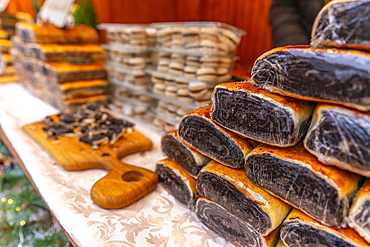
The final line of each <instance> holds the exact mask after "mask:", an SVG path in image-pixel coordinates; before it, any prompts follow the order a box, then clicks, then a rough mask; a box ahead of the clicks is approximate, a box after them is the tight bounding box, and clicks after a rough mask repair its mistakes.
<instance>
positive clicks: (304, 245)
mask: <svg viewBox="0 0 370 247" xmlns="http://www.w3.org/2000/svg"><path fill="white" fill-rule="evenodd" d="M280 237H281V239H282V240H283V242H284V244H285V246H288V247H310V246H335V247H360V246H361V247H364V246H369V244H368V243H366V241H365V240H364V239H363V238H361V237H360V236H359V235H358V234H357V233H356V232H355V231H354V230H352V229H351V228H334V227H329V226H325V225H323V224H321V223H320V222H318V221H316V220H314V219H312V218H311V217H309V216H307V215H306V214H304V213H303V212H301V211H300V210H298V209H293V211H292V212H291V213H290V214H289V215H288V217H287V218H286V220H285V221H284V223H283V225H282V228H281V231H280Z"/></svg>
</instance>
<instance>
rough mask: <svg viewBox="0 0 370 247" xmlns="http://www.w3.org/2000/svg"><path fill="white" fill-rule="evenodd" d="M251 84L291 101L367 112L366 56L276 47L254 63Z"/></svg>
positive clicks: (369, 62)
mask: <svg viewBox="0 0 370 247" xmlns="http://www.w3.org/2000/svg"><path fill="white" fill-rule="evenodd" d="M252 82H254V83H256V85H257V86H259V87H261V88H264V89H266V90H268V91H270V92H276V93H279V94H282V95H285V96H290V97H293V98H298V99H304V100H311V101H319V102H328V103H335V104H340V105H345V106H348V107H351V108H356V109H359V110H361V111H370V54H369V53H367V52H361V51H354V50H343V49H342V50H341V49H331V48H323V49H313V48H310V47H308V46H286V47H279V48H276V49H273V50H271V51H268V52H266V53H265V54H263V55H262V56H260V57H259V58H258V59H257V60H256V62H255V64H254V66H253V69H252Z"/></svg>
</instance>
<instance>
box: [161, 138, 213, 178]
mask: <svg viewBox="0 0 370 247" xmlns="http://www.w3.org/2000/svg"><path fill="white" fill-rule="evenodd" d="M161 147H162V151H163V153H164V154H165V155H167V156H168V157H169V158H170V159H172V160H174V161H176V162H177V163H179V165H181V166H182V167H183V168H184V169H185V170H186V171H187V172H188V173H189V174H190V175H191V176H193V177H195V178H196V177H197V176H198V174H199V171H200V170H201V169H202V167H203V166H204V165H205V164H206V163H207V162H208V161H210V160H211V159H210V158H208V157H207V156H204V155H203V154H201V153H199V152H197V151H195V150H194V149H193V148H191V147H189V146H187V145H185V144H183V143H182V142H181V141H180V138H179V137H178V135H177V131H170V132H167V133H164V134H163V136H162V140H161Z"/></svg>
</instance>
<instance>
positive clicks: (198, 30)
mask: <svg viewBox="0 0 370 247" xmlns="http://www.w3.org/2000/svg"><path fill="white" fill-rule="evenodd" d="M152 25H153V27H156V28H157V46H156V48H154V49H153V50H154V52H153V66H154V69H153V70H149V71H148V72H149V73H150V74H151V82H152V83H153V89H152V90H153V93H154V94H155V95H158V97H161V98H163V100H167V101H169V102H172V103H175V104H177V105H179V106H181V105H183V104H187V106H189V105H190V106H191V107H190V108H193V109H195V108H196V107H199V106H203V105H207V104H209V103H210V102H211V94H212V90H213V88H214V87H215V85H217V84H219V83H222V82H226V81H229V80H230V79H231V74H230V71H231V69H232V67H233V63H234V61H235V60H236V57H235V56H234V54H235V52H236V49H237V47H238V45H239V42H240V39H241V37H242V35H244V34H245V32H244V31H243V30H240V29H238V28H235V27H233V26H230V25H226V24H221V23H215V22H184V23H155V24H152ZM176 101H177V102H176ZM158 120H163V119H159V118H157V119H156V121H157V122H158ZM165 122H166V121H165ZM167 122H168V121H167ZM175 126H176V127H177V126H178V122H177V123H176V124H175ZM163 128H164V126H163Z"/></svg>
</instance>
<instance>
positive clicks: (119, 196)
mask: <svg viewBox="0 0 370 247" xmlns="http://www.w3.org/2000/svg"><path fill="white" fill-rule="evenodd" d="M44 126H45V124H44V123H32V124H28V125H26V126H24V127H23V130H25V131H26V132H27V133H28V134H29V135H30V136H31V137H32V138H33V139H34V140H35V141H36V142H37V143H38V144H40V145H41V146H42V147H43V148H44V149H45V150H46V151H47V152H48V153H49V154H50V155H51V156H52V157H53V158H54V159H55V160H56V161H57V162H58V163H59V165H60V166H62V167H63V168H64V169H66V170H69V171H81V170H87V169H96V168H98V169H105V170H107V171H109V173H108V174H107V175H106V176H105V177H103V178H102V179H100V180H99V181H97V182H96V183H95V184H94V185H93V187H92V188H91V198H92V200H93V201H94V202H95V203H96V205H98V206H100V207H102V208H108V209H113V208H122V207H125V206H127V205H129V204H131V203H133V202H136V201H137V200H139V199H140V198H142V197H143V196H145V195H146V194H148V193H149V192H150V191H152V190H153V189H155V187H156V186H157V183H158V176H157V174H156V173H154V172H152V171H150V170H148V169H145V168H140V167H136V166H133V165H128V164H125V163H123V162H121V161H120V159H121V158H122V157H124V156H126V155H129V154H133V153H137V152H143V151H148V150H150V149H151V148H152V146H153V144H152V142H151V141H150V140H149V139H148V138H146V137H145V136H144V135H142V134H140V133H139V132H137V131H135V130H134V131H133V132H131V133H125V134H124V135H123V136H122V137H121V138H119V140H118V141H117V142H115V143H114V144H112V145H111V144H106V145H100V146H99V148H98V149H97V150H93V149H92V146H90V145H88V144H86V143H83V142H80V141H79V140H78V138H77V137H61V138H60V139H58V140H48V139H47V134H46V132H44V131H43V130H42V128H43V127H44Z"/></svg>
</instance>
